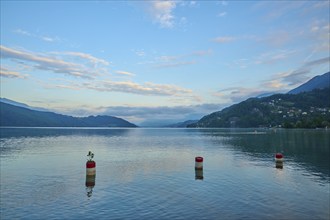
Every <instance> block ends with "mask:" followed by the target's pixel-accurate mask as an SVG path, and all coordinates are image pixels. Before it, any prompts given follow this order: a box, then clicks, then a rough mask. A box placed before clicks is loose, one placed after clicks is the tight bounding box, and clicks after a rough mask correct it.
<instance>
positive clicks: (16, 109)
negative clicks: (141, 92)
mask: <svg viewBox="0 0 330 220" xmlns="http://www.w3.org/2000/svg"><path fill="white" fill-rule="evenodd" d="M0 126H21V127H137V126H136V125H134V124H132V123H130V122H128V121H126V120H124V119H121V118H117V117H112V116H100V115H98V116H89V117H82V118H79V117H72V116H67V115H61V114H56V113H53V112H45V111H36V110H31V109H29V108H25V107H20V106H15V105H11V104H8V103H4V102H0Z"/></svg>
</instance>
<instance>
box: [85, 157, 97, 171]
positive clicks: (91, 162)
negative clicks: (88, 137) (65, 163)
mask: <svg viewBox="0 0 330 220" xmlns="http://www.w3.org/2000/svg"><path fill="white" fill-rule="evenodd" d="M87 157H88V160H87V162H86V175H87V176H92V175H95V174H96V169H95V166H96V163H95V161H94V160H93V157H94V154H93V153H92V152H91V151H89V152H88V154H87Z"/></svg>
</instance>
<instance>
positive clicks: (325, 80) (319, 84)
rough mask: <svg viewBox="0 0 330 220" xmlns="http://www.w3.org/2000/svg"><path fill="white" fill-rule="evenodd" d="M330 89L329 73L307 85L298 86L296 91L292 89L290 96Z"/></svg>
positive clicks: (315, 78) (316, 77)
mask: <svg viewBox="0 0 330 220" xmlns="http://www.w3.org/2000/svg"><path fill="white" fill-rule="evenodd" d="M329 87H330V72H327V73H325V74H323V75H320V76H315V77H313V78H312V79H310V80H309V81H307V82H306V83H304V84H302V85H301V86H298V87H297V88H295V89H292V90H291V91H289V92H288V94H298V93H301V92H309V91H312V90H314V89H323V88H329Z"/></svg>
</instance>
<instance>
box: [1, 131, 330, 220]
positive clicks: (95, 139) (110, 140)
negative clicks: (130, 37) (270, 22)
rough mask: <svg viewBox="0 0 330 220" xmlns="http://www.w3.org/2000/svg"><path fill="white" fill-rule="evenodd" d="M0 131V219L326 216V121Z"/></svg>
mask: <svg viewBox="0 0 330 220" xmlns="http://www.w3.org/2000/svg"><path fill="white" fill-rule="evenodd" d="M0 131H1V139H0V144H1V148H0V149H1V157H0V159H1V185H0V187H1V197H0V198H1V200H0V204H1V213H0V215H1V216H0V219H1V220H5V219H329V215H330V210H329V206H330V204H329V203H330V201H329V200H330V192H329V190H330V189H329V186H330V174H329V170H330V164H329V163H330V159H329V158H330V155H329V148H330V131H329V130H257V131H255V130H243V129H235V130H229V129H141V128H135V129H93V128H88V129H68V128H66V129H59V128H1V130H0ZM89 150H92V151H93V152H94V154H95V157H94V159H95V161H96V177H95V178H93V177H92V178H86V169H85V163H86V155H87V152H88V151H89ZM276 152H282V153H283V154H284V157H285V161H284V163H283V167H276V164H275V162H274V154H275V153H276ZM196 156H203V157H204V164H203V165H204V169H203V171H198V172H196V171H195V169H194V166H195V160H194V159H195V157H196ZM86 185H87V186H86Z"/></svg>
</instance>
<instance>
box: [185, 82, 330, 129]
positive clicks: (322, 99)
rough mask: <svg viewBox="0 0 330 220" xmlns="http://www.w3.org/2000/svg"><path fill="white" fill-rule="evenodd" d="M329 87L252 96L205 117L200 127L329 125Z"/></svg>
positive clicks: (300, 126) (196, 124) (200, 122)
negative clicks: (295, 92)
mask: <svg viewBox="0 0 330 220" xmlns="http://www.w3.org/2000/svg"><path fill="white" fill-rule="evenodd" d="M329 94H330V88H326V89H315V90H313V91H310V92H303V93H299V94H276V95H272V96H269V97H265V98H249V99H247V100H245V101H243V102H240V103H238V104H235V105H232V106H230V107H228V108H225V109H223V110H221V111H218V112H213V113H211V114H210V115H206V116H204V117H203V118H202V119H201V120H199V121H198V122H197V123H194V124H190V125H188V127H197V128H256V127H284V128H325V127H330V98H329Z"/></svg>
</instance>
